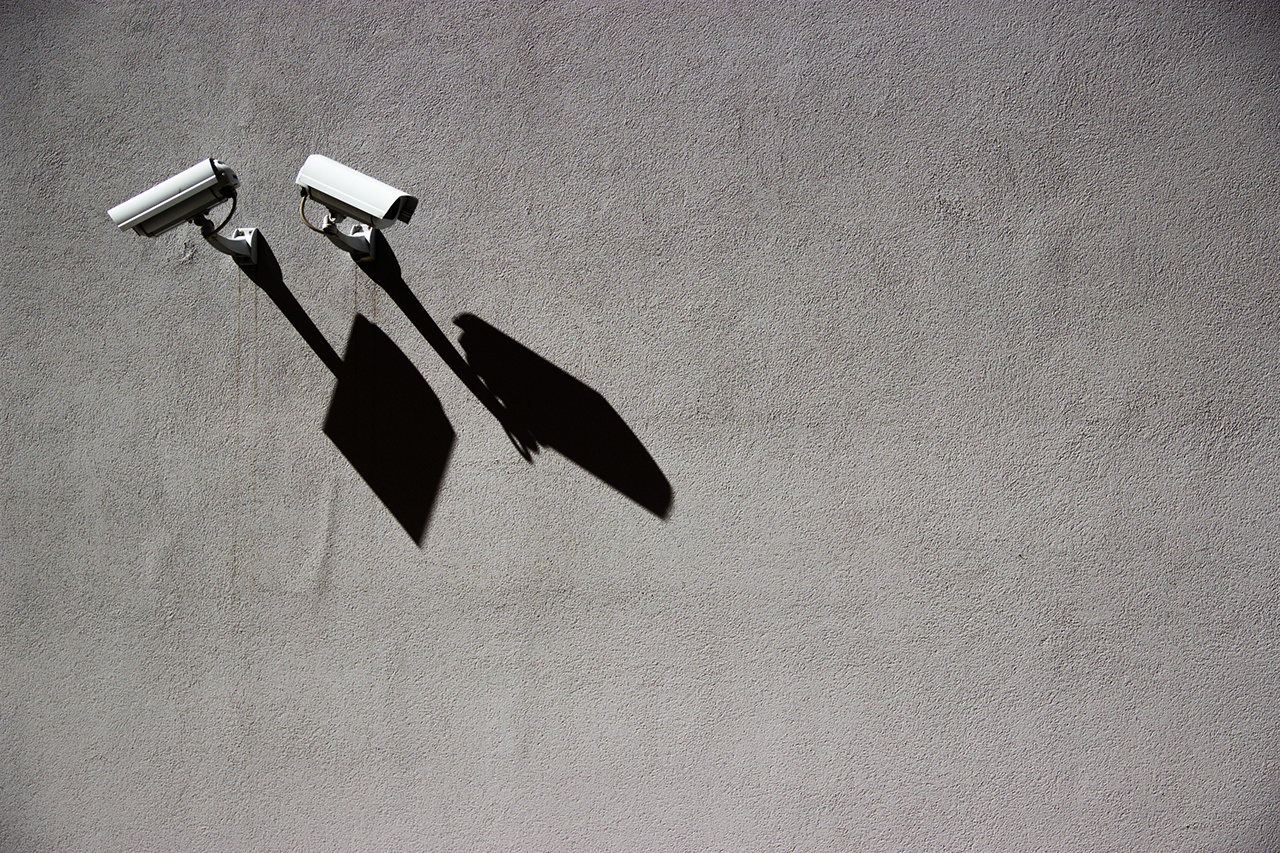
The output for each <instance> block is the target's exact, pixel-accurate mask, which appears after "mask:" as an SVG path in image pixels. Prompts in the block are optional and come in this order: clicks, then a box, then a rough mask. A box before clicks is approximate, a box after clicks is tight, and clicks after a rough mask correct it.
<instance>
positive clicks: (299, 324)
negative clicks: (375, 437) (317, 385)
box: [240, 234, 342, 376]
mask: <svg viewBox="0 0 1280 853" xmlns="http://www.w3.org/2000/svg"><path fill="white" fill-rule="evenodd" d="M258 239H259V241H260V242H259V244H258V262H257V263H256V264H254V265H253V266H247V267H246V266H242V267H240V269H242V270H244V274H245V275H247V276H248V277H249V280H250V281H252V282H253V283H254V284H256V285H258V287H259V288H261V289H262V292H263V293H265V294H267V296H269V297H271V301H272V302H274V303H275V304H276V307H277V308H279V309H280V313H281V314H284V316H285V319H286V320H288V321H289V323H290V324H291V325H292V326H293V327H294V328H295V329H297V330H298V334H300V335H302V339H303V340H304V341H306V342H307V345H308V346H309V347H311V350H312V352H314V353H315V354H316V355H318V356H320V360H321V361H323V362H324V365H325V367H327V368H329V371H330V372H331V373H333V374H334V375H335V376H340V375H341V374H342V359H340V358H338V354H337V353H336V352H335V351H334V349H333V347H332V346H330V345H329V341H328V340H326V339H325V336H324V335H322V334H320V330H319V329H317V328H316V324H315V323H313V322H311V318H310V317H308V316H307V312H306V311H303V310H302V306H301V305H299V304H298V300H297V299H295V298H294V297H293V294H292V293H291V292H290V291H289V288H287V287H285V285H284V275H283V274H282V273H281V272H280V263H279V262H278V261H277V260H276V256H275V253H274V252H272V251H271V246H270V245H268V244H267V238H266V237H263V236H262V235H261V234H259V236H258Z"/></svg>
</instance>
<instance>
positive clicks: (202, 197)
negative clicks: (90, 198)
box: [107, 158, 240, 237]
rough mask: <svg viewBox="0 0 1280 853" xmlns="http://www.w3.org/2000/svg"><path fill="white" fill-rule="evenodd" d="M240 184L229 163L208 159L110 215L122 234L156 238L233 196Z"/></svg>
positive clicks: (139, 196) (108, 213) (118, 205)
mask: <svg viewBox="0 0 1280 853" xmlns="http://www.w3.org/2000/svg"><path fill="white" fill-rule="evenodd" d="M239 184H240V180H239V179H238V178H237V177H236V173H235V172H233V171H231V169H230V167H228V166H227V164H226V163H221V162H219V161H217V160H214V159H213V158H209V159H208V160H201V161H200V162H199V163H197V164H195V165H194V166H192V167H191V168H190V169H187V170H186V171H184V172H179V173H178V174H176V175H174V176H173V177H172V178H169V179H168V180H167V181H161V182H160V183H158V184H156V185H155V186H154V187H152V188H151V189H149V190H147V191H146V192H142V193H138V194H137V195H136V196H134V197H133V198H131V199H129V200H128V201H126V202H122V203H120V204H117V205H116V206H115V207H113V208H111V209H110V210H108V211H107V215H108V216H110V217H111V221H112V222H114V223H115V224H116V226H117V227H119V229H120V230H121V231H125V230H127V229H129V228H132V229H133V230H134V232H136V233H138V234H141V235H143V236H144V237H156V236H158V235H160V234H163V233H164V232H166V231H169V230H171V229H173V228H176V227H178V226H179V225H181V224H182V223H184V222H190V221H192V220H194V219H196V218H198V217H200V216H202V215H204V213H205V212H206V211H208V210H209V209H210V208H211V207H213V206H214V205H216V204H218V203H219V202H221V201H223V200H224V199H228V198H231V197H233V196H234V195H235V194H236V187H237V186H239Z"/></svg>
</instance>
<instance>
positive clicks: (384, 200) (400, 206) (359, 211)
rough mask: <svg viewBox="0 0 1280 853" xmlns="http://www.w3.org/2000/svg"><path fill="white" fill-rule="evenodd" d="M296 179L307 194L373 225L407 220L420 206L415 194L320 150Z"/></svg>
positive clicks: (339, 212) (385, 225)
mask: <svg viewBox="0 0 1280 853" xmlns="http://www.w3.org/2000/svg"><path fill="white" fill-rule="evenodd" d="M296 182H297V185H298V187H299V188H300V189H301V190H302V195H303V196H305V197H306V198H309V199H313V200H315V201H318V202H320V203H321V204H323V205H324V206H325V207H327V208H329V210H330V211H331V212H332V213H334V214H335V215H337V216H338V217H340V218H341V217H350V218H352V219H354V220H356V221H357V222H360V223H363V224H365V225H367V226H369V227H370V228H379V229H385V228H389V227H390V226H392V225H394V224H395V223H396V222H405V223H407V222H408V221H409V220H410V219H411V218H413V211H414V210H415V209H416V208H417V206H418V199H417V198H415V197H414V196H411V195H409V194H408V193H405V192H403V191H401V190H398V189H396V188H395V187H393V186H390V185H389V184H384V183H383V182H382V181H379V180H376V179H374V178H371V177H369V176H368V175H366V174H364V173H363V172H357V171H356V170H355V169H352V168H351V167H350V166H344V165H342V164H341V163H339V162H338V161H337V160H330V159H329V158H328V157H324V156H322V155H320V154H312V155H311V156H310V157H308V158H307V160H306V162H305V163H303V164H302V169H301V170H299V171H298V177H297V181H296Z"/></svg>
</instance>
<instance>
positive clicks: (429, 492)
mask: <svg viewBox="0 0 1280 853" xmlns="http://www.w3.org/2000/svg"><path fill="white" fill-rule="evenodd" d="M259 239H260V241H261V242H260V243H259V245H258V262H257V263H256V264H254V265H253V266H242V267H241V269H242V270H244V273H245V275H247V276H248V277H249V279H250V280H251V281H252V282H253V283H254V284H256V285H257V286H258V287H260V288H261V289H262V292H263V293H265V294H267V296H269V297H270V298H271V301H272V302H274V303H275V304H276V307H277V308H279V309H280V313H282V314H284V316H285V319H287V320H288V321H289V323H290V324H291V325H292V326H293V328H295V329H296V330H297V331H298V334H300V335H302V339H303V340H304V341H306V342H307V345H308V346H310V347H311V350H312V352H314V353H315V354H316V355H317V356H319V358H320V360H321V361H322V362H324V364H325V366H326V367H328V368H329V370H330V372H332V373H333V375H334V376H335V377H337V380H338V381H337V384H336V385H335V386H334V389H333V397H332V398H331V399H330V401H329V412H328V414H327V415H326V416H325V422H324V433H325V435H327V436H329V440H330V441H332V442H333V443H334V445H335V446H336V447H337V448H338V450H339V451H340V452H341V453H342V455H343V456H345V457H346V458H347V461H348V462H350V463H351V465H352V467H353V468H355V469H356V473H358V474H359V475H360V476H361V477H362V478H363V479H364V481H365V482H366V483H368V484H369V488H371V489H373V493H374V494H375V495H377V496H378V498H379V500H381V501H382V503H383V505H384V506H386V508H387V509H388V510H389V511H390V512H391V514H392V515H393V516H394V517H395V519H396V521H398V522H400V525H401V526H402V527H403V528H404V529H405V531H406V532H407V533H408V534H409V536H410V537H412V538H413V541H414V542H415V543H417V544H418V545H419V546H420V545H421V544H422V539H423V536H424V535H425V534H426V530H427V523H428V522H429V521H430V519H431V510H432V508H433V507H434V506H435V502H436V496H437V495H438V494H439V491H440V483H441V482H442V481H443V480H444V472H445V468H446V466H447V465H448V463H449V457H450V455H451V454H452V452H453V442H454V432H453V427H452V426H451V425H450V423H449V419H448V418H447V417H445V414H444V409H443V407H441V405H440V401H439V400H438V399H437V398H436V395H435V393H434V392H433V391H432V390H431V387H430V386H429V385H428V384H427V381H426V380H425V379H423V378H422V375H421V374H419V373H418V371H417V368H415V367H414V366H413V364H412V362H410V361H409V359H408V358H407V357H406V356H405V354H404V353H403V352H401V351H400V348H399V347H397V346H396V345H395V343H393V342H392V341H391V339H390V338H388V337H387V336H386V335H385V334H384V333H383V332H382V330H380V329H379V328H378V327H377V326H375V325H373V324H372V323H370V322H369V321H368V320H366V319H365V318H364V317H362V316H360V315H358V314H357V315H356V319H355V322H354V323H353V324H352V326H351V334H350V336H349V337H348V339H347V352H346V357H345V358H339V357H338V353H337V352H335V351H334V349H333V347H332V346H331V345H330V344H329V341H328V340H327V339H326V338H325V337H324V335H322V334H321V333H320V330H319V329H317V328H316V324H315V323H313V322H311V318H310V317H309V316H307V312H306V311H304V310H303V309H302V306H301V305H299V304H298V300H297V299H295V298H294V296H293V293H291V292H290V291H289V288H287V287H286V286H285V284H284V276H283V274H282V273H281V271H280V264H279V262H278V261H277V260H276V257H275V254H274V253H273V252H272V251H271V247H270V246H269V245H268V244H267V241H266V239H265V238H262V237H259Z"/></svg>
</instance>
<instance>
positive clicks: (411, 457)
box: [324, 314, 455, 546]
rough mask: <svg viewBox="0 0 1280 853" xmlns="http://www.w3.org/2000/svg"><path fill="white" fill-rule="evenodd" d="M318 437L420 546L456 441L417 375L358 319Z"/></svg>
mask: <svg viewBox="0 0 1280 853" xmlns="http://www.w3.org/2000/svg"><path fill="white" fill-rule="evenodd" d="M324 434H325V435H327V436H328V437H329V440H330V441H332V442H333V444H334V446H335V447H337V448H338V450H339V451H340V452H341V453H342V455H343V456H345V457H346V458H347V461H348V462H350V463H351V466H352V467H353V468H355V469H356V471H357V472H358V473H359V474H360V476H361V477H362V478H364V481H365V482H366V483H368V484H369V488H371V489H373V492H374V494H376V495H377V496H378V498H379V499H380V500H381V501H382V503H383V504H384V505H385V506H386V508H387V509H388V510H389V511H390V512H391V514H392V515H393V516H395V519H396V521H398V522H400V526H401V527H403V528H404V529H405V532H406V533H408V534H409V536H410V537H412V538H413V541H414V542H415V543H416V544H418V545H419V546H421V545H422V539H423V537H424V536H425V535H426V531H427V522H428V521H430V519H431V510H432V508H433V507H434V506H435V502H436V496H437V495H438V494H439V492H440V483H441V482H442V481H443V480H444V472H445V469H446V468H447V467H448V465H449V457H450V456H451V455H452V454H453V444H454V439H455V433H454V430H453V426H452V425H451V424H450V423H449V418H448V417H447V416H446V415H445V413H444V407H443V406H441V405H440V400H439V398H438V397H436V395H435V392H434V391H432V390H431V386H430V385H428V384H427V381H426V380H425V379H423V378H422V375H421V374H420V373H418V370H417V368H415V367H414V366H413V363H412V362H410V361H409V359H408V357H407V356H405V354H404V353H403V352H401V351H400V348H399V347H397V346H396V345H395V343H394V342H393V341H392V340H391V339H390V338H389V337H387V335H386V333H384V332H383V331H382V330H381V329H379V328H378V327H377V326H375V325H374V324H373V323H371V322H369V321H368V320H366V319H365V318H364V316H363V315H361V314H357V315H356V319H355V322H354V323H353V324H352V326H351V335H350V337H349V338H348V339H347V351H346V353H345V354H344V355H343V357H342V370H341V372H339V373H338V382H337V384H336V385H335V386H334V389H333V398H332V399H331V400H330V402H329V412H328V414H327V415H326V416H325V419H324Z"/></svg>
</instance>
